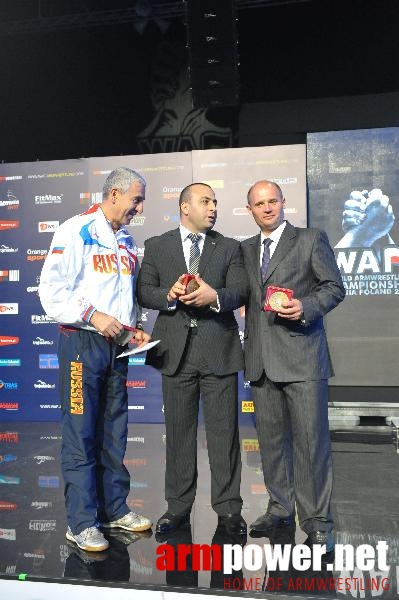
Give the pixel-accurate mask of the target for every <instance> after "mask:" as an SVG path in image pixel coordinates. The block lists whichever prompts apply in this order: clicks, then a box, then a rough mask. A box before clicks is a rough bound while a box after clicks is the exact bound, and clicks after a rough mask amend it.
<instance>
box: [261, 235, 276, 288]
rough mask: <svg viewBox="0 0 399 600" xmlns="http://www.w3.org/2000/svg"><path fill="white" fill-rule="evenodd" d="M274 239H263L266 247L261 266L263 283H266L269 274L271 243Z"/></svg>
mask: <svg viewBox="0 0 399 600" xmlns="http://www.w3.org/2000/svg"><path fill="white" fill-rule="evenodd" d="M272 241H273V240H271V239H270V238H266V239H265V240H263V245H264V249H263V258H262V266H261V269H260V271H261V274H262V283H264V282H265V281H266V274H267V268H268V266H269V262H270V244H271V243H272Z"/></svg>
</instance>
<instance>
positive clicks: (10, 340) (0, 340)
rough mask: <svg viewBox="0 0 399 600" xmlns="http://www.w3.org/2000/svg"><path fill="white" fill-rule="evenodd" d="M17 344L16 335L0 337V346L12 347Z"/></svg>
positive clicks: (17, 338)
mask: <svg viewBox="0 0 399 600" xmlns="http://www.w3.org/2000/svg"><path fill="white" fill-rule="evenodd" d="M14 344H19V337H18V336H16V335H0V346H13V345H14Z"/></svg>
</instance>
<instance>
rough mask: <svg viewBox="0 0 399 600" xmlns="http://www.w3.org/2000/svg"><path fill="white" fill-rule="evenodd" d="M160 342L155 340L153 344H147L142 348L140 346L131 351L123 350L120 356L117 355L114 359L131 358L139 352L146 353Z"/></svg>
mask: <svg viewBox="0 0 399 600" xmlns="http://www.w3.org/2000/svg"><path fill="white" fill-rule="evenodd" d="M160 341H161V340H155V341H154V342H148V344H144V346H140V348H133V349H132V350H125V352H122V354H118V356H117V357H116V358H121V357H122V356H131V355H132V354H139V353H140V352H147V350H149V349H150V348H153V347H154V346H156V345H157V344H159V342H160Z"/></svg>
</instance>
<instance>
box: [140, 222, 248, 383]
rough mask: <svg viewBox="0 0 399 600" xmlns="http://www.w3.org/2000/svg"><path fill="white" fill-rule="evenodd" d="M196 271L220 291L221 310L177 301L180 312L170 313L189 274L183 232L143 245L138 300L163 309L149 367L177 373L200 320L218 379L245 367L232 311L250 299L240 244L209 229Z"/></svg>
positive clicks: (200, 339) (149, 353)
mask: <svg viewBox="0 0 399 600" xmlns="http://www.w3.org/2000/svg"><path fill="white" fill-rule="evenodd" d="M198 270H199V273H200V275H201V277H202V278H203V279H204V281H205V282H206V283H208V284H209V285H210V286H211V287H213V288H214V289H216V291H217V294H218V298H219V303H220V312H215V311H213V310H211V309H210V308H209V307H206V308H203V309H193V308H191V309H190V308H188V307H186V306H185V305H184V304H183V303H181V302H177V306H176V310H172V311H171V310H168V306H167V300H166V296H167V293H168V292H169V290H170V288H171V287H172V285H173V284H174V283H175V282H176V281H177V279H178V278H179V277H180V275H182V274H183V273H186V272H187V266H186V263H185V260H184V254H183V246H182V242H181V237H180V231H179V229H174V230H172V231H168V232H166V233H164V234H162V235H160V236H156V237H153V238H150V239H148V240H147V241H146V242H145V250H144V258H143V261H142V264H141V269H140V273H139V276H138V281H137V297H138V301H139V303H140V304H141V306H143V307H145V308H151V309H153V310H158V311H159V314H158V317H157V319H156V322H155V325H154V330H153V332H152V337H153V339H160V340H161V342H160V344H158V345H157V346H155V347H154V348H153V349H152V350H150V351H149V352H148V353H147V359H146V364H149V365H152V366H154V367H155V368H157V369H159V370H160V371H161V372H162V373H163V374H165V375H173V374H174V373H175V372H176V370H177V368H178V366H179V363H180V361H181V357H182V355H183V352H184V348H185V345H186V340H187V336H188V332H189V325H190V319H191V317H192V316H195V318H196V319H197V322H198V336H199V341H200V342H201V343H202V345H203V348H204V350H205V351H206V352H205V355H206V356H207V358H208V364H209V367H210V368H211V369H212V370H213V372H214V373H215V374H216V375H227V374H229V373H234V372H236V371H239V370H241V369H243V367H244V361H243V353H242V347H241V343H240V338H239V334H238V325H237V321H236V319H235V317H234V313H233V311H234V310H235V309H236V308H239V307H240V306H244V304H245V302H246V299H247V295H248V279H247V275H246V272H245V269H244V263H243V258H242V251H241V247H240V244H239V243H238V242H237V241H236V240H234V239H231V238H227V237H224V236H223V235H221V234H220V233H218V232H217V231H209V232H208V233H207V235H206V237H205V242H204V247H203V250H202V254H201V259H200V263H199V269H198Z"/></svg>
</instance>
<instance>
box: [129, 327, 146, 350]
mask: <svg viewBox="0 0 399 600" xmlns="http://www.w3.org/2000/svg"><path fill="white" fill-rule="evenodd" d="M150 340H151V336H150V334H149V333H146V332H145V331H143V330H142V329H138V330H137V331H136V333H135V334H134V336H133V338H132V339H131V341H132V342H133V343H135V344H137V347H138V348H140V347H141V346H144V344H148V342H149V341H150Z"/></svg>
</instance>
